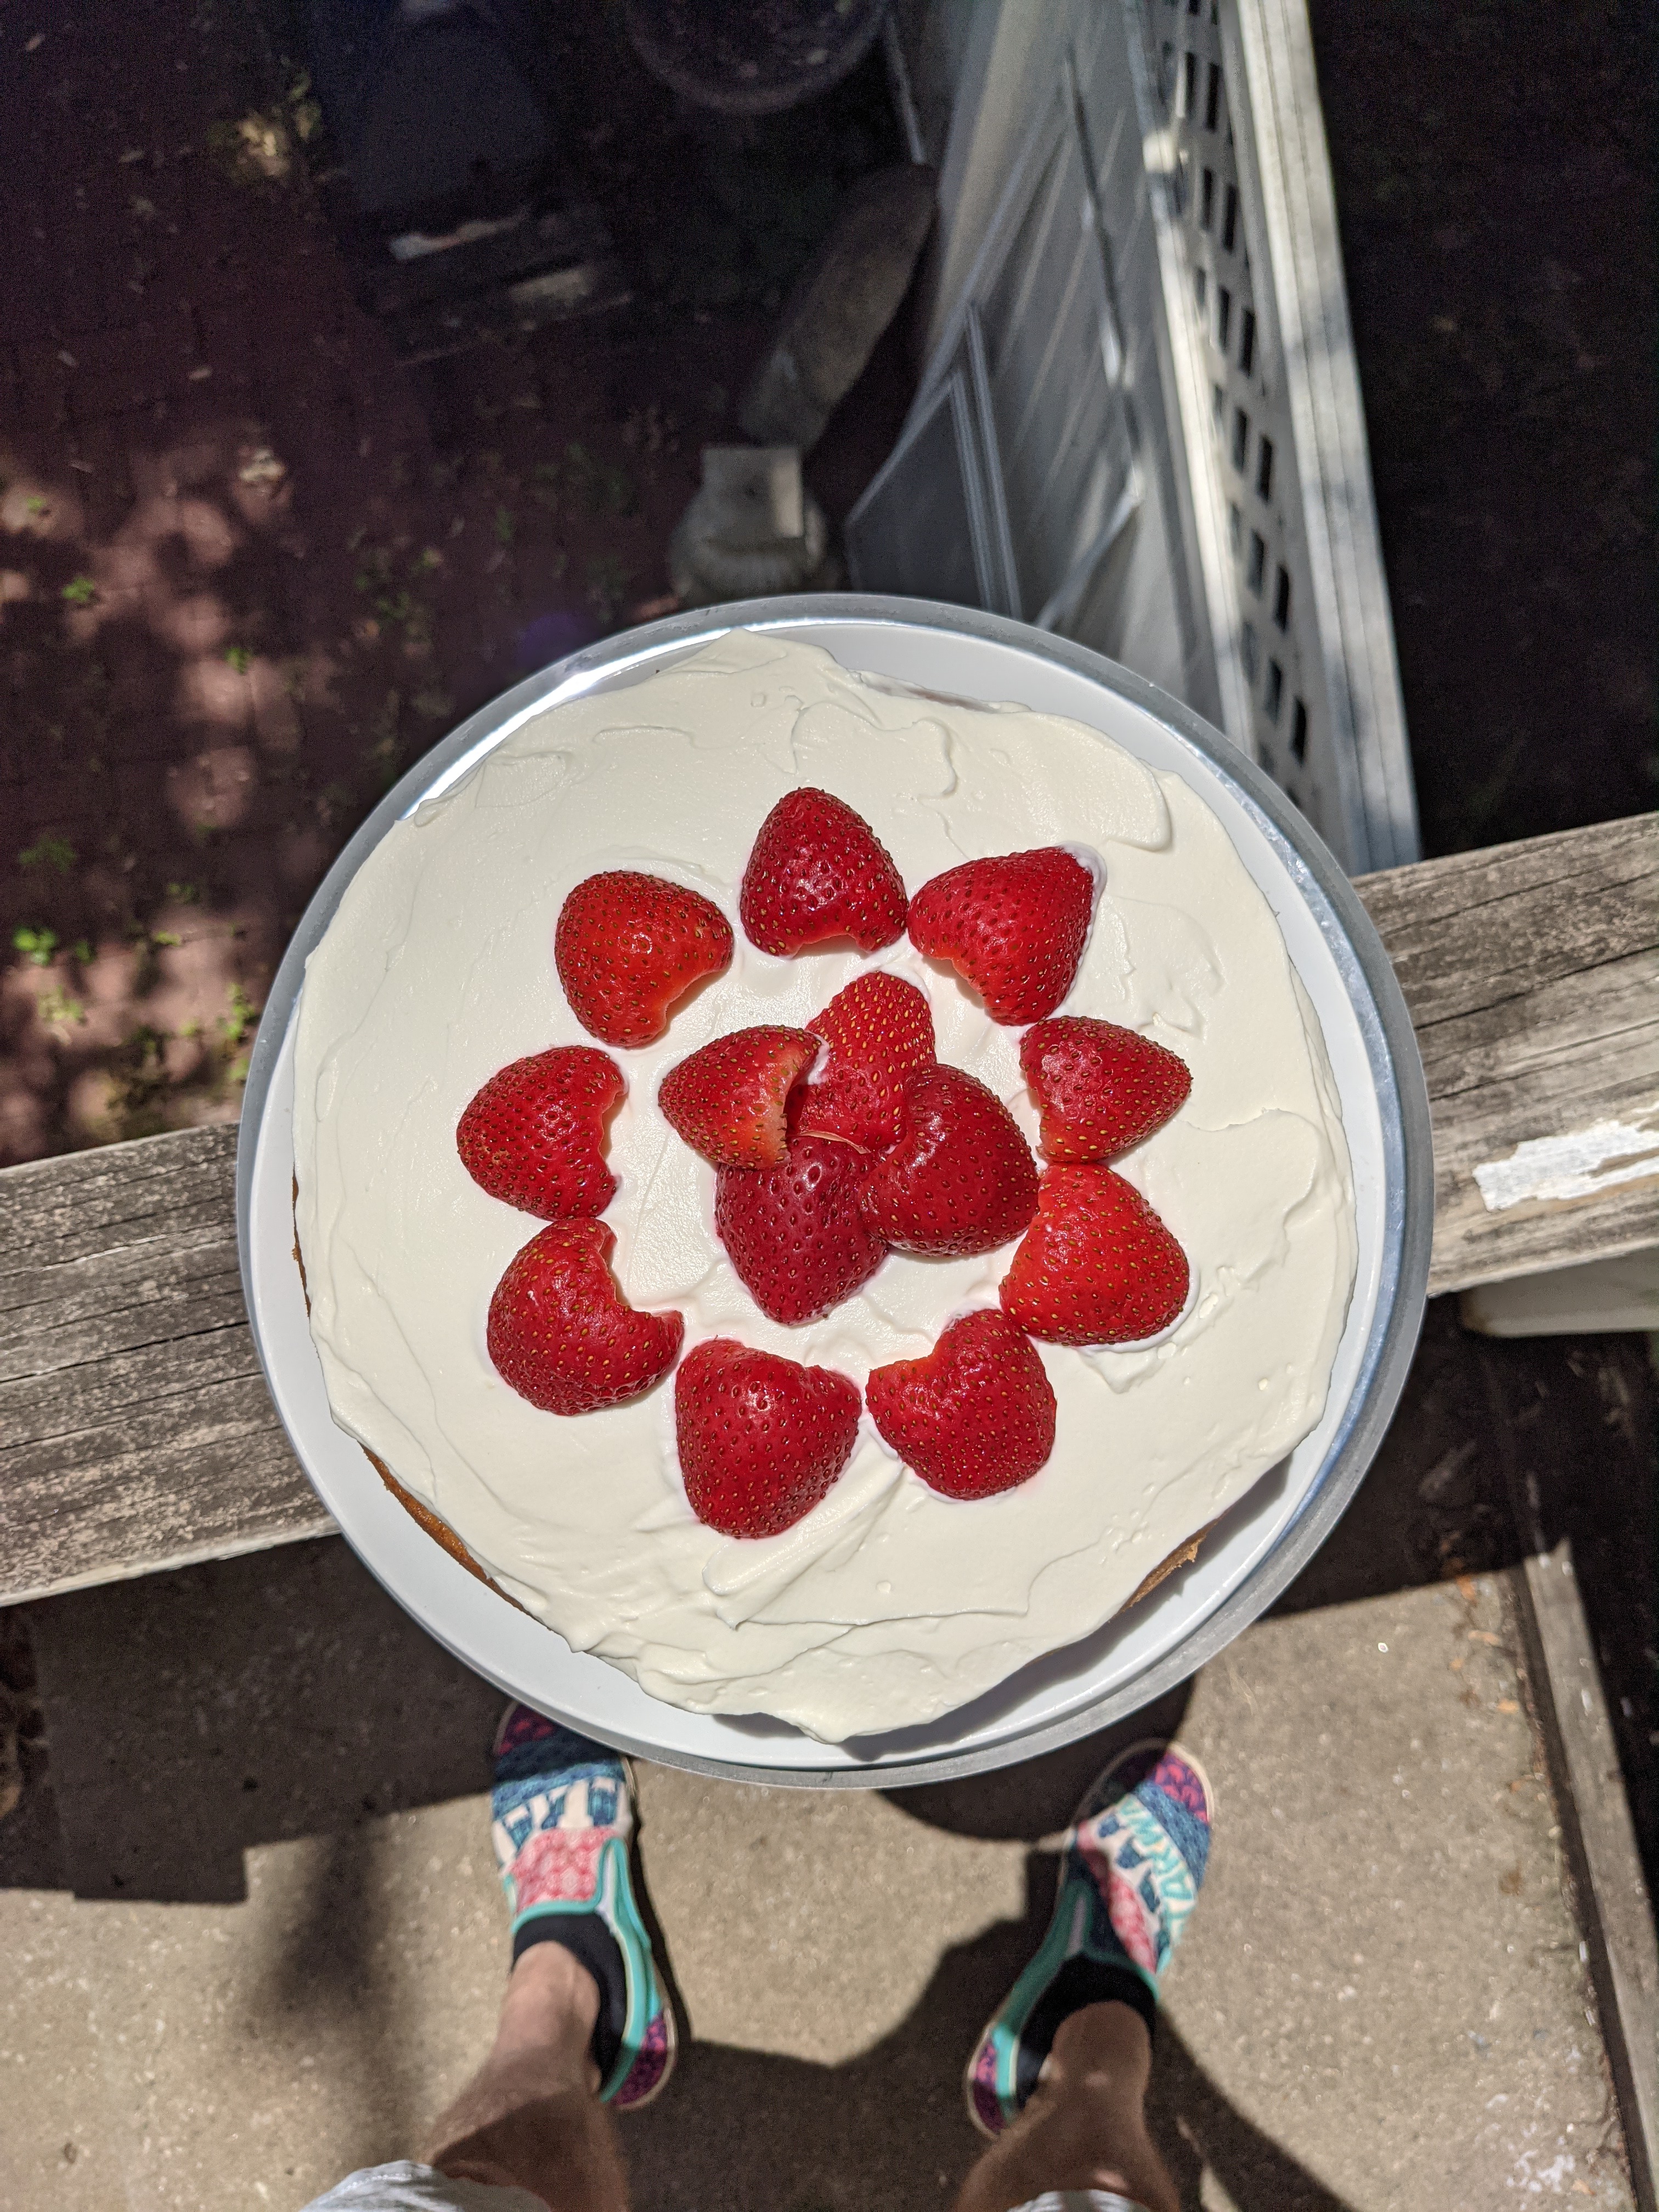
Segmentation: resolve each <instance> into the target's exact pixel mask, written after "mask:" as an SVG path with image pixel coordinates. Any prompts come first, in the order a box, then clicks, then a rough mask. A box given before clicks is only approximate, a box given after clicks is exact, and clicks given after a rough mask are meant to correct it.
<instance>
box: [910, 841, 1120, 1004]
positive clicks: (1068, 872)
mask: <svg viewBox="0 0 1659 2212" xmlns="http://www.w3.org/2000/svg"><path fill="white" fill-rule="evenodd" d="M1094 903H1095V879H1094V878H1093V877H1092V876H1091V874H1090V872H1089V871H1088V869H1087V868H1085V866H1084V865H1083V863H1082V861H1081V860H1078V859H1077V858H1076V857H1075V856H1074V855H1073V854H1070V853H1068V852H1066V850H1065V849H1064V848H1062V847H1060V846H1059V845H1045V846H1043V847H1042V848H1040V849H1039V850H1037V851H1036V852H1033V853H1005V854H1001V855H1000V857H998V858H996V859H994V860H964V861H963V864H962V866H960V867H958V868H947V869H946V870H945V872H944V874H943V875H942V876H935V877H934V878H933V880H932V881H931V882H929V883H925V884H923V885H922V887H921V890H919V891H918V892H917V893H916V895H915V897H914V898H913V899H912V900H911V902H910V917H909V920H910V942H911V943H912V944H913V945H915V947H916V949H917V951H920V952H926V953H928V954H930V955H931V956H932V957H934V958H936V959H944V960H948V961H949V962H950V963H951V966H952V967H953V968H954V969H956V970H957V974H958V975H963V976H965V977H966V978H967V980H968V981H969V982H970V983H971V984H972V985H973V987H974V988H975V990H976V991H977V992H978V993H979V994H980V996H981V998H982V999H983V1000H984V1001H985V1006H986V1011H987V1013H988V1014H989V1015H990V1017H991V1018H992V1020H993V1021H994V1022H1006V1023H1015V1024H1018V1023H1020V1022H1035V1021H1040V1020H1041V1019H1042V1017H1043V1015H1044V1014H1052V1013H1053V1012H1054V1008H1055V1007H1056V1006H1058V1005H1059V1004H1060V1000H1062V999H1063V998H1064V997H1065V996H1066V993H1067V992H1068V991H1069V990H1070V989H1071V987H1072V979H1073V976H1075V975H1076V974H1077V969H1078V963H1079V960H1081V959H1082V957H1083V948H1084V945H1085V944H1086V943H1087V941H1088V937H1089V924H1090V921H1091V918H1092V916H1093V914H1094Z"/></svg>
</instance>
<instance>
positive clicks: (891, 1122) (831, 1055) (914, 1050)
mask: <svg viewBox="0 0 1659 2212" xmlns="http://www.w3.org/2000/svg"><path fill="white" fill-rule="evenodd" d="M808 1026H809V1027H810V1028H811V1029H813V1030H816V1031H817V1034H818V1036H821V1037H823V1039H824V1040H825V1041H826V1042H827V1043H828V1045H829V1051H828V1052H827V1053H826V1054H824V1056H823V1073H822V1074H820V1075H819V1076H818V1078H817V1080H816V1081H815V1082H813V1083H811V1084H809V1085H807V1088H806V1089H805V1091H803V1092H802V1093H801V1099H800V1112H799V1116H798V1118H797V1120H796V1122H795V1127H796V1130H797V1132H798V1133H799V1135H801V1136H803V1137H841V1138H843V1139H845V1140H846V1141H847V1143H848V1144H849V1145H863V1146H866V1148H867V1149H868V1150H869V1151H871V1152H885V1151H886V1149H887V1147H888V1146H889V1145H890V1144H893V1143H895V1142H896V1140H897V1137H898V1133H899V1130H900V1127H902V1121H903V1110H902V1107H903V1097H904V1086H905V1085H906V1084H907V1083H908V1081H909V1079H910V1078H911V1077H912V1076H913V1075H919V1074H920V1073H921V1071H922V1069H923V1068H925V1067H931V1066H933V1014H932V1013H931V1012H930V1011H929V1009H928V1005H927V999H926V998H925V997H924V996H923V994H921V992H920V991H919V990H917V988H916V987H915V984H914V983H907V982H906V981H905V980H904V978H903V977H902V975H857V976H854V979H853V981H851V982H850V983H849V984H848V986H847V988H846V989H845V990H844V991H837V992H836V995H835V997H834V998H833V999H831V1000H830V1001H829V1005H828V1006H826V1007H825V1008H824V1010H823V1012H822V1013H821V1014H815V1015H814V1016H813V1018H812V1020H811V1023H810V1024H808Z"/></svg>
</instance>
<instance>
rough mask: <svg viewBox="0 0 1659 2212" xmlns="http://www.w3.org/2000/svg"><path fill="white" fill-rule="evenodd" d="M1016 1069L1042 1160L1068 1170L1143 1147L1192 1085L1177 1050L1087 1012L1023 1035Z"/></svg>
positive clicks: (1065, 1016)
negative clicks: (1033, 1110) (1035, 1121)
mask: <svg viewBox="0 0 1659 2212" xmlns="http://www.w3.org/2000/svg"><path fill="white" fill-rule="evenodd" d="M1019 1064H1020V1066H1021V1067H1022V1068H1023V1069H1024V1074H1025V1080H1026V1081H1027V1083H1029V1084H1030V1086H1031V1096H1032V1097H1033V1098H1035V1099H1036V1103H1037V1106H1038V1109H1039V1110H1040V1112H1041V1115H1042V1137H1041V1139H1040V1141H1041V1145H1042V1152H1043V1155H1044V1157H1045V1158H1048V1159H1051V1160H1059V1161H1062V1162H1064V1163H1065V1164H1067V1165H1069V1166H1075V1165H1078V1164H1080V1163H1083V1162H1085V1161H1089V1160H1109V1159H1110V1158H1112V1157H1113V1155H1114V1154H1115V1153H1117V1152H1127V1151H1128V1150H1129V1148H1130V1146H1132V1145H1139V1144H1140V1143H1142V1142H1143V1141H1144V1140H1145V1139H1146V1138H1148V1137H1150V1136H1151V1135H1152V1132H1153V1130H1154V1129H1161V1128H1162V1127H1163V1126H1164V1123H1165V1122H1166V1121H1168V1120H1169V1118H1170V1115H1172V1114H1173V1113H1175V1112H1176V1109H1178V1108H1179V1107H1181V1106H1182V1105H1184V1104H1185V1103H1186V1099H1187V1094H1188V1091H1191V1089H1192V1087H1193V1075H1192V1070H1191V1069H1190V1068H1189V1067H1188V1065H1187V1063H1186V1061H1185V1060H1182V1058H1181V1056H1180V1054H1178V1053H1173V1052H1170V1050H1169V1049H1168V1048H1166V1047H1165V1046H1164V1045H1161V1044H1158V1043H1156V1042H1154V1041H1153V1039H1152V1038H1151V1037H1147V1036H1141V1035H1140V1034H1139V1031H1138V1030H1126V1029H1120V1028H1119V1027H1118V1025H1117V1024H1116V1023H1115V1022H1100V1021H1095V1020H1092V1019H1091V1018H1090V1017H1088V1016H1087V1015H1085V1014H1060V1015H1057V1016H1056V1017H1055V1018H1054V1020H1053V1021H1048V1022H1038V1023H1037V1024H1036V1026H1035V1028H1032V1029H1029V1030H1026V1032H1025V1034H1024V1036H1023V1037H1022V1038H1021V1039H1020V1041H1019Z"/></svg>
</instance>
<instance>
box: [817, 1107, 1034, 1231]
mask: <svg viewBox="0 0 1659 2212" xmlns="http://www.w3.org/2000/svg"><path fill="white" fill-rule="evenodd" d="M1036 1198H1037V1171H1036V1161H1035V1160H1034V1159H1033V1158H1031V1152H1030V1146H1028V1145H1027V1143H1026V1141H1025V1139H1024V1137H1023V1136H1022V1135H1021V1134H1020V1132H1019V1125H1018V1122H1017V1121H1015V1120H1014V1117H1013V1115H1012V1114H1011V1113H1010V1112H1009V1111H1008V1109H1007V1108H1006V1106H1005V1105H1004V1104H1003V1103H1002V1101H1001V1100H1000V1098H999V1097H997V1096H996V1094H995V1092H994V1091H987V1089H986V1087H985V1085H983V1084H982V1083H981V1082H980V1081H979V1079H977V1077H975V1076H972V1075H968V1074H965V1073H963V1070H962V1069H961V1068H959V1067H948V1066H938V1067H930V1068H927V1069H926V1070H925V1071H924V1072H923V1073H921V1075H917V1076H913V1077H912V1078H911V1079H910V1081H909V1083H908V1085H906V1087H905V1092H904V1121H903V1128H902V1133H901V1134H900V1137H899V1140H898V1142H897V1143H896V1145H895V1146H893V1148H892V1150H891V1151H890V1152H888V1153H887V1154H886V1155H885V1156H884V1158H882V1159H880V1160H879V1161H878V1163H877V1164H876V1165H875V1167H874V1168H873V1169H872V1170H871V1173H870V1176H869V1180H868V1181H867V1182H866V1183H865V1186H864V1191H863V1195H862V1198H861V1200H860V1203H861V1205H862V1206H863V1208H864V1218H865V1219H866V1221H867V1222H868V1223H869V1224H870V1226H871V1227H872V1229H873V1230H874V1231H875V1232H876V1234H877V1235H878V1237H880V1238H881V1239H882V1241H883V1243H887V1244H891V1245H892V1246H894V1247H895V1249H897V1250H898V1251H901V1252H922V1253H928V1254H940V1253H957V1254H963V1253H969V1252H992V1251H994V1250H995V1249H996V1247H997V1246H998V1245H999V1244H1006V1243H1007V1242H1008V1240H1009V1239H1010V1237H1018V1235H1019V1232H1020V1231H1021V1230H1022V1229H1024V1226H1025V1225H1026V1223H1027V1222H1028V1221H1029V1220H1030V1218H1031V1216H1032V1214H1033V1213H1034V1212H1036Z"/></svg>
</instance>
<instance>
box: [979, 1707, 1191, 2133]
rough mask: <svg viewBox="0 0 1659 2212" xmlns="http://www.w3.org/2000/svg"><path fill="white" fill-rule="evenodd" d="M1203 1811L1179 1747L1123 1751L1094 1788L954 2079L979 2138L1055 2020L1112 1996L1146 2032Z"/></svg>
mask: <svg viewBox="0 0 1659 2212" xmlns="http://www.w3.org/2000/svg"><path fill="white" fill-rule="evenodd" d="M1214 1802H1215V1801H1214V1798H1213V1796H1212V1794H1211V1790H1210V1785H1209V1783H1208V1781H1207V1780H1206V1778H1205V1774H1204V1770H1203V1769H1202V1768H1201V1767H1200V1765H1199V1764H1198V1762H1197V1760H1196V1759H1194V1758H1193V1757H1192V1756H1191V1755H1190V1753H1187V1752H1185V1751H1183V1750H1182V1748H1181V1747H1180V1745H1179V1744H1174V1743H1171V1744H1163V1743H1138V1744H1135V1745H1133V1746H1132V1747H1131V1748H1130V1749H1129V1750H1127V1751H1125V1752H1121V1753H1119V1754H1118V1756H1117V1758H1115V1759H1114V1760H1113V1761H1112V1763H1111V1765H1109V1767H1108V1768H1107V1769H1106V1771H1105V1772H1104V1773H1103V1774H1102V1775H1101V1776H1100V1777H1099V1778H1097V1781H1096V1783H1095V1784H1094V1786H1093V1788H1092V1789H1091V1790H1090V1791H1089V1794H1088V1795H1087V1796H1086V1797H1085V1799H1084V1800H1083V1802H1082V1803H1081V1804H1080V1805H1079V1807H1078V1808H1077V1812H1076V1814H1075V1816H1074V1818H1073V1823H1072V1826H1071V1827H1070V1828H1069V1829H1068V1830H1067V1831H1066V1843H1065V1856H1064V1857H1063V1858H1062V1859H1061V1862H1060V1887H1059V1892H1058V1894H1057V1895H1056V1897H1055V1899H1054V1917H1053V1919H1052V1920H1051V1921H1050V1922H1049V1923H1048V1934H1047V1935H1046V1936H1044V1937H1043V1939H1042V1944H1041V1945H1040V1946H1039V1948H1038V1950H1037V1953H1036V1957H1035V1958H1034V1959H1033V1960H1031V1963H1030V1966H1027V1967H1026V1969H1025V1971H1024V1973H1023V1974H1022V1975H1021V1976H1020V1978H1019V1979H1018V1981H1017V1982H1016V1983H1015V1984H1014V1986H1013V1988H1012V1990H1010V1991H1009V1992H1008V1995H1007V1996H1006V1997H1005V1998H1004V2000H1003V2002H1002V2003H1001V2005H1000V2007H999V2008H998V2009H997V2011H996V2012H995V2013H994V2015H992V2018H991V2021H990V2024H989V2025H988V2026H987V2028H986V2030H985V2033H984V2034H983V2035H981V2038H980V2039H979V2042H978V2044H977V2045H975V2051H974V2055H973V2057H971V2058H970V2059H969V2061H968V2067H967V2071H966V2072H965V2073H964V2075H963V2084H962V2086H963V2094H964V2095H965V2096H966V2098H967V2100H968V2117H969V2119H971V2120H972V2122H973V2124H974V2125H975V2127H976V2128H977V2129H978V2130H979V2131H980V2133H981V2135H985V2136H999V2135H1000V2134H1001V2133H1002V2130H1004V2128H1006V2126H1007V2125H1008V2124H1009V2122H1010V2121H1011V2120H1012V2119H1014V2118H1017V2117H1018V2113H1019V2112H1020V2110H1021V2108H1022V2107H1023V2106H1024V2103H1025V2100H1026V2099H1027V2098H1028V2097H1029V2096H1030V2093H1031V2092H1032V2091H1033V2090H1034V2089H1035V2088H1036V2083H1037V2075H1039V2074H1040V2073H1041V2072H1042V2062H1043V2060H1044V2059H1045V2058H1046V2057H1048V2051H1049V2049H1050V2047H1051V2045H1053V2043H1054V2033H1055V2031H1056V2029H1057V2028H1058V2027H1059V2026H1060V2022H1061V2021H1063V2020H1064V2019H1065V2018H1066V2015H1067V2014H1069V2013H1073V2012H1076V2011H1078V2010H1079V2008H1081V2007H1082V2006H1084V2005H1086V2004H1100V2003H1103V2002H1105V2001H1106V2000H1107V1999H1108V1998H1116V1999H1117V2000H1118V2001H1119V2002H1121V2003H1124V2004H1128V2005H1133V2007H1134V2008H1135V2010H1136V2011H1137V2012H1138V2013H1139V2015H1140V2016H1141V2018H1142V2019H1143V2020H1144V2021H1146V2027H1147V2031H1148V2033H1151V2031H1152V2024H1153V2021H1154V2020H1155V2018H1156V2016H1157V2006H1158V1978H1159V1976H1160V1975H1161V1974H1162V1973H1163V1972H1164V1967H1165V1966H1167V1965H1168V1963H1169V1959H1170V1953H1171V1952H1172V1951H1173V1950H1174V1948H1175V1947H1176V1943H1177V1942H1179V1941H1180V1937H1181V1931H1182V1929H1183V1928H1184V1927H1185V1926H1186V1924H1187V1917H1188V1914H1189V1913H1190V1912H1191V1911H1192V1909H1193V1904H1194V1899H1196V1897H1197V1895H1198V1888H1199V1884H1200V1882H1201V1881H1203V1879H1204V1869H1205V1866H1206V1863H1207V1861H1208V1859H1209V1856H1210V1822H1211V1819H1212V1814H1213V1811H1214Z"/></svg>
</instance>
